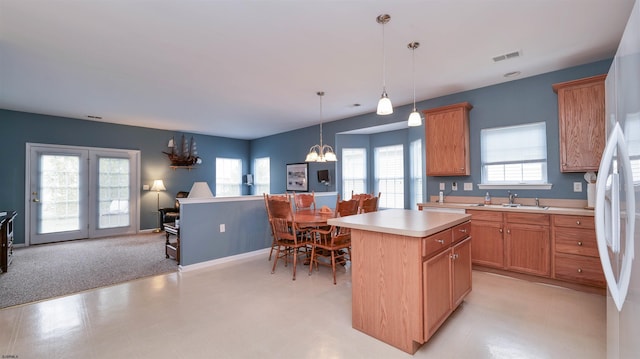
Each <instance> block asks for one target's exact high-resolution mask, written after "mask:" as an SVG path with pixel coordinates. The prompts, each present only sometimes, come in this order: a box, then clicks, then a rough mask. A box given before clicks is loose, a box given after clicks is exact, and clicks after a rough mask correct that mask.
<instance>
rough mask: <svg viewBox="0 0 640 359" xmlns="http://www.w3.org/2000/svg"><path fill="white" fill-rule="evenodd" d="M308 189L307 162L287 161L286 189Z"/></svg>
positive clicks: (304, 190)
mask: <svg viewBox="0 0 640 359" xmlns="http://www.w3.org/2000/svg"><path fill="white" fill-rule="evenodd" d="M308 190H309V164H308V163H289V164H287V191H301V192H306V191H308Z"/></svg>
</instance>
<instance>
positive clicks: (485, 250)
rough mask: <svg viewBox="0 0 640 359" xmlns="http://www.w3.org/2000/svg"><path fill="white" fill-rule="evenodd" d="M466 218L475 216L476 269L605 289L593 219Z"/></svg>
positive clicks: (510, 214) (498, 214)
mask: <svg viewBox="0 0 640 359" xmlns="http://www.w3.org/2000/svg"><path fill="white" fill-rule="evenodd" d="M467 213H468V214H471V235H472V237H473V246H472V249H471V259H472V262H473V264H476V265H479V266H483V267H491V268H497V269H501V270H505V271H511V272H518V273H524V274H531V275H535V276H539V277H546V278H552V279H557V280H559V281H563V282H568V283H574V284H582V285H589V286H594V287H601V288H604V287H605V285H606V283H605V279H604V274H603V273H602V265H601V264H600V257H599V253H598V246H597V242H596V234H595V224H594V218H593V217H592V216H574V215H549V214H544V213H523V212H517V211H493V210H467ZM559 283H561V282H559Z"/></svg>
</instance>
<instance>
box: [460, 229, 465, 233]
mask: <svg viewBox="0 0 640 359" xmlns="http://www.w3.org/2000/svg"><path fill="white" fill-rule="evenodd" d="M459 231H460V232H462V233H467V230H466V229H464V228H462V229H459Z"/></svg>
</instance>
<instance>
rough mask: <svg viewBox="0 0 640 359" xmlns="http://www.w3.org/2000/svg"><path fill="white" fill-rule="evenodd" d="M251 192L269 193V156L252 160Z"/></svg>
mask: <svg viewBox="0 0 640 359" xmlns="http://www.w3.org/2000/svg"><path fill="white" fill-rule="evenodd" d="M253 172H254V177H253V194H263V193H271V192H270V190H271V164H270V159H269V157H262V158H256V159H255V160H253Z"/></svg>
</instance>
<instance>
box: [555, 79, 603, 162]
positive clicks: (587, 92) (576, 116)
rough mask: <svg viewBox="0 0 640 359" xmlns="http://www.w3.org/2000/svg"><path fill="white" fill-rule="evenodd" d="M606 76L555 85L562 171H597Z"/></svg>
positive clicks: (601, 137) (601, 135)
mask: <svg viewBox="0 0 640 359" xmlns="http://www.w3.org/2000/svg"><path fill="white" fill-rule="evenodd" d="M605 77H606V75H601V76H594V77H590V78H586V79H580V80H576V81H570V82H566V83H562V84H556V85H554V89H555V90H556V91H557V92H558V123H559V126H560V127H559V130H560V170H561V171H562V172H586V171H597V170H598V166H599V165H600V158H601V156H602V152H603V150H604V144H605V117H604V113H605V103H604V98H605V92H604V80H605Z"/></svg>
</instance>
